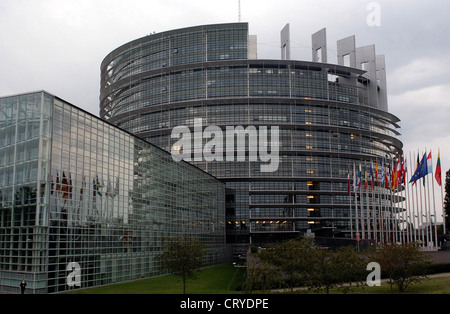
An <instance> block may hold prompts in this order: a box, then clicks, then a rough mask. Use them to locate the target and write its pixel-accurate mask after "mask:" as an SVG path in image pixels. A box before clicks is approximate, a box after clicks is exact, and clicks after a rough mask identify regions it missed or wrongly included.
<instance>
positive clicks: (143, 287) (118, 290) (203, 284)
mask: <svg viewBox="0 0 450 314" xmlns="http://www.w3.org/2000/svg"><path fill="white" fill-rule="evenodd" d="M243 275H244V270H243V268H235V267H233V265H231V264H225V265H219V266H215V267H210V268H205V269H203V270H202V272H201V273H200V277H199V279H198V280H189V281H188V282H187V284H186V293H187V294H238V293H242V292H241V291H236V290H235V288H236V287H237V286H238V285H240V284H241V283H242V280H243ZM70 293H72V294H182V293H183V283H182V281H181V280H180V279H178V278H176V277H173V276H162V277H156V278H150V279H144V280H137V281H133V282H126V283H120V284H114V285H109V286H103V287H97V288H90V289H84V290H76V291H73V292H70ZM255 293H258V292H255ZM287 293H289V292H287ZM294 293H300V294H301V293H311V294H313V293H315V292H311V291H309V292H305V291H296V292H294ZM330 293H331V294H342V291H341V290H339V289H332V290H331V291H330ZM390 293H391V290H390V286H389V283H387V282H383V283H382V285H381V287H368V286H365V287H359V288H356V287H355V288H352V291H350V292H349V294H390ZM392 293H394V294H397V293H400V292H399V291H398V289H397V287H396V286H394V287H393V291H392ZM449 293H450V277H436V278H429V279H423V280H422V281H421V282H420V283H415V284H413V285H411V286H410V287H408V289H407V290H406V292H403V294H449Z"/></svg>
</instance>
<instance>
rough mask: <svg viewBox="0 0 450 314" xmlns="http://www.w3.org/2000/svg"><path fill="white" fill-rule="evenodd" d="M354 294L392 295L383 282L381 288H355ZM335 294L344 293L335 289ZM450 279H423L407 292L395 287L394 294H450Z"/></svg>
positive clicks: (393, 288) (387, 285)
mask: <svg viewBox="0 0 450 314" xmlns="http://www.w3.org/2000/svg"><path fill="white" fill-rule="evenodd" d="M352 290H353V291H352V292H351V293H352V294H391V288H390V285H389V283H388V282H383V283H382V284H381V286H380V287H367V286H366V287H360V288H353V289H352ZM333 293H342V292H340V291H338V290H337V289H333ZM449 293H450V277H435V278H428V279H423V280H421V281H420V283H413V284H412V285H411V286H409V287H408V288H407V289H406V291H404V292H400V291H399V290H398V288H397V287H396V286H395V285H394V286H393V287H392V294H449Z"/></svg>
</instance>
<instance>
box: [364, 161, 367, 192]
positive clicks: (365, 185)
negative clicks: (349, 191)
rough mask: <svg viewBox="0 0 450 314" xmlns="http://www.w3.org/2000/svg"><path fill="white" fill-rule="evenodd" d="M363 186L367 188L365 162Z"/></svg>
mask: <svg viewBox="0 0 450 314" xmlns="http://www.w3.org/2000/svg"><path fill="white" fill-rule="evenodd" d="M364 187H365V188H366V190H367V169H366V164H364Z"/></svg>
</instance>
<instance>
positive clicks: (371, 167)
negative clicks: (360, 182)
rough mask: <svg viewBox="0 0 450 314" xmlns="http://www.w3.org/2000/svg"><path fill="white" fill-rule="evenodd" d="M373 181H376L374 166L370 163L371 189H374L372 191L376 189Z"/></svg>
mask: <svg viewBox="0 0 450 314" xmlns="http://www.w3.org/2000/svg"><path fill="white" fill-rule="evenodd" d="M373 180H374V175H373V164H372V162H371V163H370V187H371V188H372V191H373V189H374V186H373Z"/></svg>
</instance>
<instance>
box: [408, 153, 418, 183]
mask: <svg viewBox="0 0 450 314" xmlns="http://www.w3.org/2000/svg"><path fill="white" fill-rule="evenodd" d="M419 164H420V162H419V153H417V162H416V170H417V168H419ZM411 179H412V178H411ZM410 182H411V181H410ZM414 184H416V181H414V182H413V184H412V185H414Z"/></svg>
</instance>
